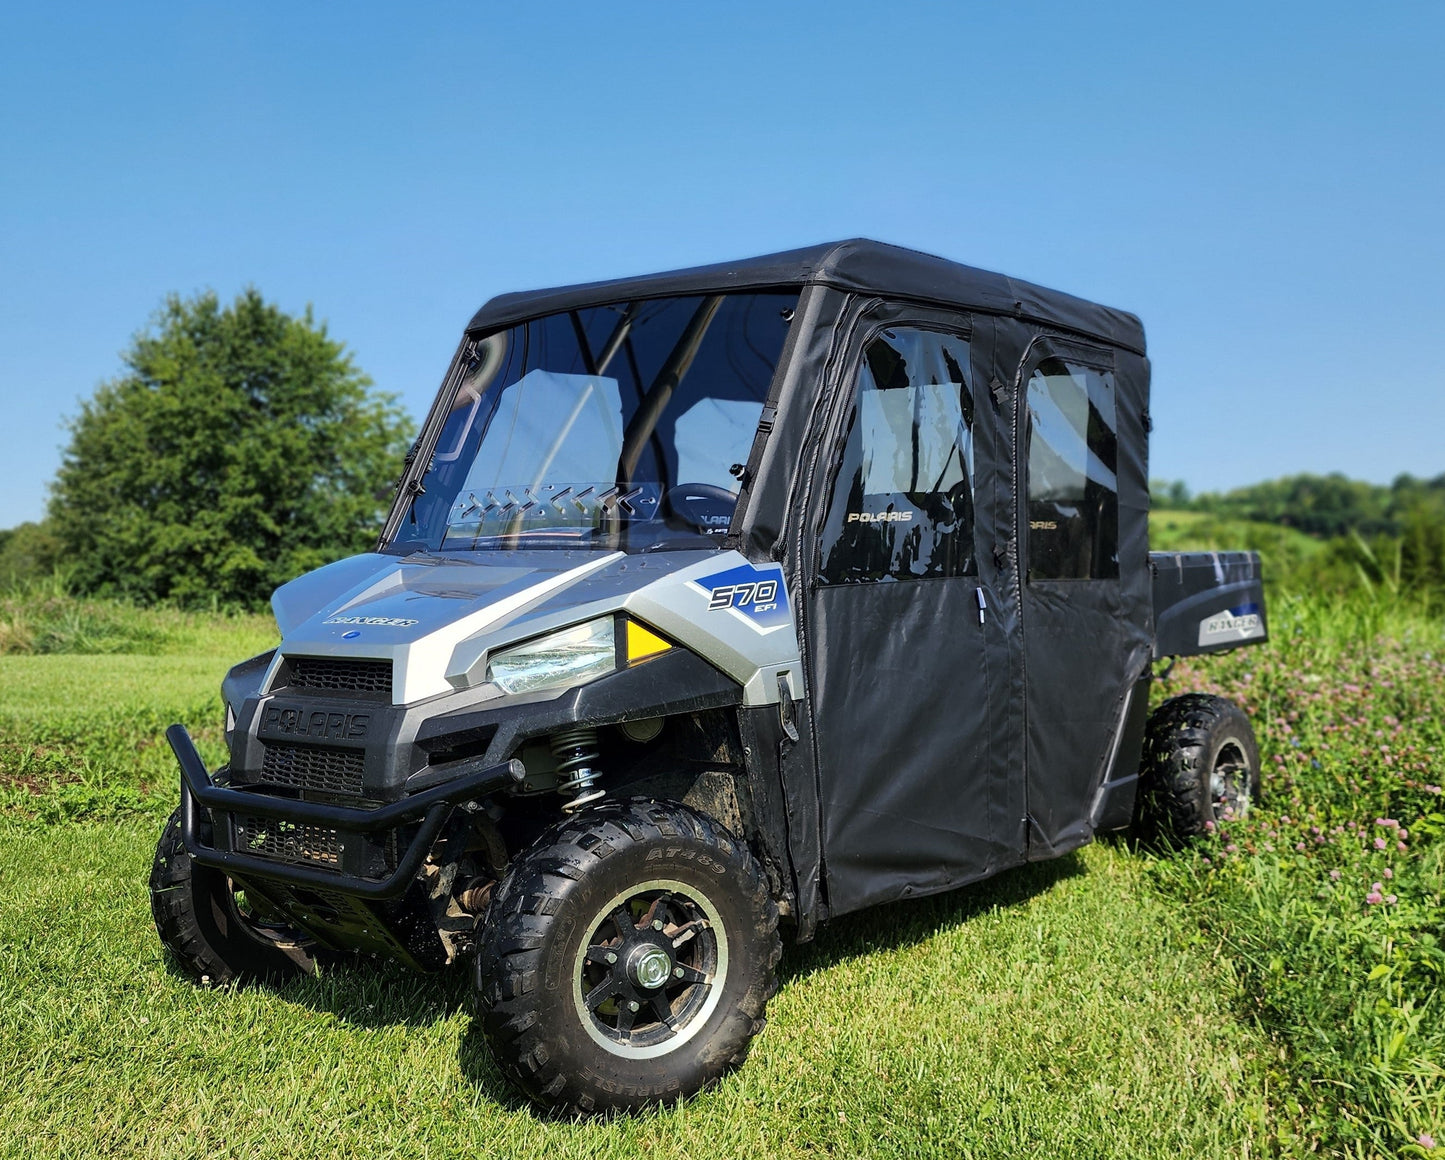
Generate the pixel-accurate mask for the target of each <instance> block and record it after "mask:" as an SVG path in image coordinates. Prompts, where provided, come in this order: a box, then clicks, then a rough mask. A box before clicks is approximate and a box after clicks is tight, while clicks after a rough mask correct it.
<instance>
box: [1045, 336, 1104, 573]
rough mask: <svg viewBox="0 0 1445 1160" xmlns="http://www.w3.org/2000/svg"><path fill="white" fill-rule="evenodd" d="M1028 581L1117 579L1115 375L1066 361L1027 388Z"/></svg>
mask: <svg viewBox="0 0 1445 1160" xmlns="http://www.w3.org/2000/svg"><path fill="white" fill-rule="evenodd" d="M1028 409H1029V414H1028V423H1029V450H1028V464H1029V476H1028V512H1029V528H1028V544H1029V579H1030V580H1096V579H1113V578H1116V577H1117V576H1118V575H1119V483H1118V476H1117V472H1118V467H1119V440H1118V434H1117V431H1118V427H1117V424H1116V421H1115V417H1116V411H1115V406H1114V373H1113V372H1112V371H1108V370H1101V369H1098V368H1095V367H1092V366H1088V365H1085V364H1084V363H1081V362H1077V361H1075V360H1073V359H1070V358H1058V357H1051V358H1047V359H1045V360H1044V361H1043V362H1041V363H1040V364H1039V366H1038V369H1036V370H1035V371H1034V373H1033V375H1032V376H1031V377H1030V378H1029V384H1028Z"/></svg>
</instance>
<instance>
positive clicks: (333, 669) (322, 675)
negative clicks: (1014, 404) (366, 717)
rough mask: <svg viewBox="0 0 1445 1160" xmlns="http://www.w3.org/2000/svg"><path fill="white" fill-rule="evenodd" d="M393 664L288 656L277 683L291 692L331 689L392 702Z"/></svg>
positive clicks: (340, 658) (343, 658)
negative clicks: (291, 690)
mask: <svg viewBox="0 0 1445 1160" xmlns="http://www.w3.org/2000/svg"><path fill="white" fill-rule="evenodd" d="M391 669H392V663H391V661H378V660H353V659H351V658H348V657H292V656H288V657H287V658H286V661H285V667H284V669H283V671H282V673H281V674H280V676H281V679H280V680H279V681H278V682H277V686H278V687H283V686H284V687H286V688H290V689H331V690H335V691H337V692H344V693H371V694H374V695H377V696H385V697H386V698H387V699H388V700H389V699H390V698H391Z"/></svg>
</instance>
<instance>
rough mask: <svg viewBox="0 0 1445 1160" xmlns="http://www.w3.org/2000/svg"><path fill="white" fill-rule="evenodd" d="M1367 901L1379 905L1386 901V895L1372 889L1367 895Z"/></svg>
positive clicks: (1372, 904)
mask: <svg viewBox="0 0 1445 1160" xmlns="http://www.w3.org/2000/svg"><path fill="white" fill-rule="evenodd" d="M1365 901H1366V902H1368V903H1369V904H1370V905H1371V906H1378V905H1379V904H1380V903H1382V902H1384V901H1385V896H1384V895H1383V894H1381V893H1380V892H1379V891H1378V890H1371V891H1370V893H1368V894H1367V895H1365Z"/></svg>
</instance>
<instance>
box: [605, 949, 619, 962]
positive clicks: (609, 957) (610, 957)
mask: <svg viewBox="0 0 1445 1160" xmlns="http://www.w3.org/2000/svg"><path fill="white" fill-rule="evenodd" d="M607 961H608V962H609V963H615V962H616V961H617V956H616V955H614V954H613V953H612V952H611V951H608V952H607Z"/></svg>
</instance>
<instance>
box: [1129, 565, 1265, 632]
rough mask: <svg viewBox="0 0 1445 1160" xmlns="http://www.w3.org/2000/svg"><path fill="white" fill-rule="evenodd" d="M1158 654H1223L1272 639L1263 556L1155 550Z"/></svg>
mask: <svg viewBox="0 0 1445 1160" xmlns="http://www.w3.org/2000/svg"><path fill="white" fill-rule="evenodd" d="M1149 571H1150V573H1151V574H1152V576H1153V580H1154V655H1155V656H1156V657H1187V656H1198V655H1199V654H1201V653H1216V652H1223V651H1225V650H1226V649H1232V648H1238V647H1239V646H1240V645H1245V644H1260V643H1262V642H1263V641H1265V640H1267V639H1268V638H1269V629H1268V625H1267V624H1266V622H1265V615H1264V581H1263V579H1262V576H1261V572H1260V561H1259V553H1258V552H1150V553H1149Z"/></svg>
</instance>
